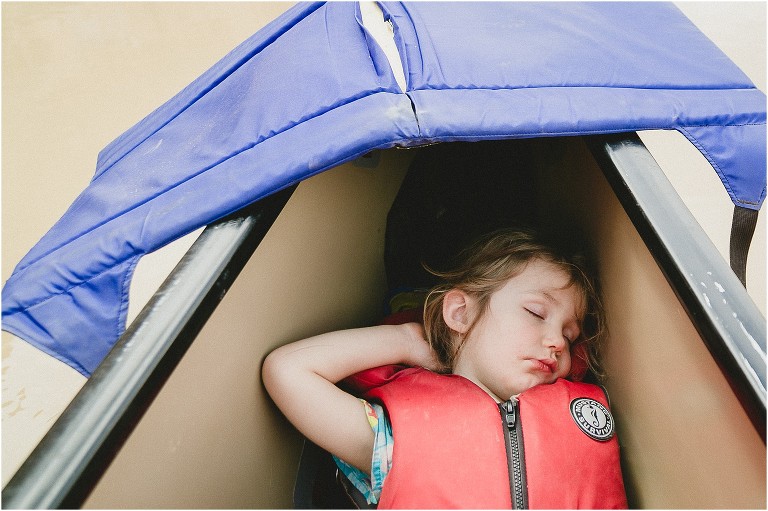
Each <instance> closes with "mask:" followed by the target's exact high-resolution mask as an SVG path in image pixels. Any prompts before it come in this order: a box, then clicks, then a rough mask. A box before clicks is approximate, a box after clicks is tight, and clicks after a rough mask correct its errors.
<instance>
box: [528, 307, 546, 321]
mask: <svg viewBox="0 0 768 511" xmlns="http://www.w3.org/2000/svg"><path fill="white" fill-rule="evenodd" d="M524 309H525V310H526V312H528V314H530V315H531V316H536V317H537V318H539V319H544V316H542V315H541V314H537V313H535V312H533V311H532V310H531V309H529V308H527V307H524Z"/></svg>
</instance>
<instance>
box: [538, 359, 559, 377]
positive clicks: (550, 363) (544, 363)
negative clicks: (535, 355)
mask: <svg viewBox="0 0 768 511" xmlns="http://www.w3.org/2000/svg"><path fill="white" fill-rule="evenodd" d="M533 363H534V366H535V367H536V368H537V369H538V370H540V371H543V372H547V373H550V374H552V373H554V372H555V371H556V370H557V361H555V360H552V359H551V358H540V359H534V360H533Z"/></svg>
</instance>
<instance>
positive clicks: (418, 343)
mask: <svg viewBox="0 0 768 511" xmlns="http://www.w3.org/2000/svg"><path fill="white" fill-rule="evenodd" d="M403 326H404V327H406V328H407V329H408V333H409V337H410V339H409V341H408V342H409V356H408V358H407V360H405V362H406V364H407V365H411V366H418V367H423V368H424V369H429V370H430V371H440V370H441V369H442V364H440V362H439V361H438V359H437V355H436V354H435V352H434V350H433V349H432V348H431V347H430V345H429V343H428V342H427V340H426V339H425V337H426V336H425V335H424V327H423V326H422V325H421V324H419V323H407V324H405V325H403Z"/></svg>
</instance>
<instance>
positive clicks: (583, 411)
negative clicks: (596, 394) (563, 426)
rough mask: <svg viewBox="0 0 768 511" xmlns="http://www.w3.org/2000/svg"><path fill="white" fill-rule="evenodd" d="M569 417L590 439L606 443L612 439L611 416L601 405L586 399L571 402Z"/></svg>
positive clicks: (581, 398)
mask: <svg viewBox="0 0 768 511" xmlns="http://www.w3.org/2000/svg"><path fill="white" fill-rule="evenodd" d="M571 416H572V417H573V420H574V421H575V422H576V425H577V426H579V428H580V429H581V430H582V431H583V432H584V433H585V434H586V435H587V436H588V437H590V438H593V439H595V440H597V441H600V442H607V441H608V440H610V439H611V438H612V437H613V429H614V426H613V416H612V415H611V412H610V411H609V410H608V408H606V407H605V406H603V404H602V403H600V402H598V401H595V400H594V399H589V398H586V397H580V398H576V399H574V400H573V401H571Z"/></svg>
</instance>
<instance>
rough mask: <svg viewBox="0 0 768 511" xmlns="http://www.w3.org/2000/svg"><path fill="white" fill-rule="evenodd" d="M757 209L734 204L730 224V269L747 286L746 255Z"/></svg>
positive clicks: (752, 233)
mask: <svg viewBox="0 0 768 511" xmlns="http://www.w3.org/2000/svg"><path fill="white" fill-rule="evenodd" d="M758 213H759V211H757V210H753V209H747V208H743V207H741V206H735V207H734V210H733V224H732V225H731V269H732V270H733V272H734V273H735V274H736V276H737V277H739V280H740V281H741V283H742V284H744V287H747V255H748V254H749V245H750V244H751V243H752V235H754V233H755V226H756V225H757V215H758Z"/></svg>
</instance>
